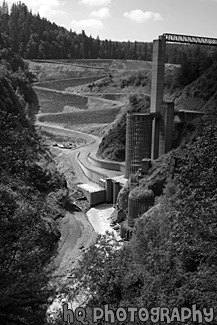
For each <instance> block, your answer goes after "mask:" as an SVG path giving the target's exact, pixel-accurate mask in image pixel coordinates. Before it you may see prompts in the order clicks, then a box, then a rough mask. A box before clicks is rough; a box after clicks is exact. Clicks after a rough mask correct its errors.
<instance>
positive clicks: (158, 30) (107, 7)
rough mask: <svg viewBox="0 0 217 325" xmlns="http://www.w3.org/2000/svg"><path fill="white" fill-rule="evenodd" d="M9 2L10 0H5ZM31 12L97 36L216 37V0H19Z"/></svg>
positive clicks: (146, 39)
mask: <svg viewBox="0 0 217 325" xmlns="http://www.w3.org/2000/svg"><path fill="white" fill-rule="evenodd" d="M6 2H7V3H8V4H9V7H10V5H11V4H12V3H13V2H18V1H13V0H8V1H7V0H6ZM21 2H22V3H25V4H26V5H27V6H28V8H29V9H31V10H32V12H33V13H39V14H40V16H41V17H46V18H47V19H48V20H50V21H52V22H55V23H56V24H57V25H60V26H63V27H65V28H67V29H68V30H70V29H72V31H75V32H77V33H80V32H81V31H82V30H84V31H85V33H86V35H87V36H90V35H92V37H97V36H99V38H100V39H101V40H104V39H108V40H110V39H111V40H113V41H128V40H129V41H133V42H134V41H141V42H151V41H153V39H157V38H158V36H159V35H162V34H164V33H171V34H182V35H193V36H204V37H214V38H216V37H217V19H216V16H217V0H22V1H21Z"/></svg>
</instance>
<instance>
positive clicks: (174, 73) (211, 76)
mask: <svg viewBox="0 0 217 325" xmlns="http://www.w3.org/2000/svg"><path fill="white" fill-rule="evenodd" d="M198 64H201V63H198ZM185 76H186V79H187V75H186V72H185V71H184V69H183V67H178V66H174V67H171V68H170V69H166V73H165V88H164V100H166V101H173V102H174V103H175V109H176V110H182V109H185V110H199V111H202V112H206V113H214V112H216V107H217V86H216V85H217V79H216V78H217V61H216V60H215V57H214V58H213V63H212V64H211V66H209V67H208V68H207V69H205V70H204V72H201V73H198V74H197V75H196V76H198V77H196V79H195V80H193V81H192V82H191V83H189V84H187V85H184V84H186V80H185V79H184V78H185ZM150 78H151V76H150V74H148V75H147V74H143V73H139V74H138V75H137V76H136V77H135V78H134V77H133V76H131V77H129V76H128V77H127V78H125V79H124V78H123V79H122V81H121V84H123V85H124V86H123V87H124V89H126V93H127V92H128V93H129V92H130V91H133V89H131V88H130V87H131V85H133V87H134V92H133V93H134V94H138V95H137V96H138V99H137V101H140V102H141V103H140V109H139V111H142V108H141V107H142V101H141V100H142V99H141V98H142V97H141V95H139V94H141V93H142V91H141V90H142V89H143V91H144V92H147V93H150ZM183 80H185V81H183ZM136 85H137V86H136ZM141 86H142V87H141ZM143 97H144V96H143ZM129 106H131V107H132V106H133V105H132V103H130V102H129V105H128V107H127V108H126V110H125V112H123V113H122V114H121V115H119V116H118V117H117V118H116V120H115V121H114V122H113V123H112V124H111V125H110V127H107V129H106V132H105V135H104V137H103V139H102V142H101V144H100V146H99V150H98V155H99V157H102V158H104V159H110V160H118V161H124V160H125V137H126V122H125V119H126V111H127V109H128V108H129ZM144 108H145V109H146V108H147V107H146V100H145V102H144ZM177 132H178V130H177ZM177 132H174V134H176V137H177ZM182 132H183V128H182ZM183 133H184V132H183ZM178 137H179V136H178ZM179 140H180V139H179ZM175 142H176V138H174V143H175Z"/></svg>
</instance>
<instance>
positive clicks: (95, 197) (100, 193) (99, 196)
mask: <svg viewBox="0 0 217 325" xmlns="http://www.w3.org/2000/svg"><path fill="white" fill-rule="evenodd" d="M81 189H82V192H83V193H84V195H85V197H86V198H87V200H88V202H89V204H90V206H91V207H94V206H96V205H99V204H103V203H105V199H106V191H105V190H104V189H101V190H100V189H99V190H96V191H90V190H88V188H87V189H85V187H81Z"/></svg>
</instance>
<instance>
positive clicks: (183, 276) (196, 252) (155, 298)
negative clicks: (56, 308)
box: [70, 117, 217, 325]
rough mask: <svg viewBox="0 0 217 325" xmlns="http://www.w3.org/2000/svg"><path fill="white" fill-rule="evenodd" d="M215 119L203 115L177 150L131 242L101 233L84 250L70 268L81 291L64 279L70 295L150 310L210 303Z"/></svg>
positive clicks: (216, 242) (214, 285)
mask: <svg viewBox="0 0 217 325" xmlns="http://www.w3.org/2000/svg"><path fill="white" fill-rule="evenodd" d="M216 122H217V118H216V117H212V120H211V119H210V118H206V119H204V121H203V123H202V124H201V125H200V128H199V129H198V134H197V137H195V138H192V140H191V142H190V143H188V144H186V145H185V146H184V147H183V148H182V150H181V151H180V154H181V159H180V161H179V170H178V174H177V176H176V178H175V180H174V181H172V182H171V181H170V191H167V197H166V196H163V197H162V199H161V201H160V205H159V206H158V209H156V210H155V211H153V210H152V213H146V214H144V215H143V217H142V218H140V219H139V220H138V222H137V225H136V229H135V233H134V236H133V238H132V240H131V242H130V243H129V244H125V245H124V246H123V247H122V248H120V249H118V250H116V249H113V245H114V244H113V243H109V242H108V241H107V242H106V241H105V238H102V239H101V241H100V242H98V243H97V245H96V246H95V247H92V248H91V249H90V250H89V251H88V252H87V253H85V255H84V259H83V261H82V262H81V263H80V265H79V267H78V269H77V270H76V272H75V274H74V276H75V278H76V281H78V284H79V290H77V289H78V288H77V287H75V288H76V290H73V288H72V282H71V281H70V290H71V299H73V298H74V297H75V296H76V294H77V293H78V292H79V291H81V292H82V291H83V292H88V299H87V300H86V306H87V307H90V308H92V307H96V306H97V307H99V306H100V307H102V308H103V306H105V305H106V304H109V306H110V308H112V307H113V308H117V307H120V306H122V307H123V306H133V307H146V308H147V309H148V310H150V309H151V308H152V307H157V306H162V307H165V306H167V307H169V308H171V309H172V308H174V307H178V308H182V307H188V308H191V306H192V305H193V304H196V306H197V309H199V310H201V311H202V310H203V308H212V307H213V308H215V309H216V306H217V277H216V274H217V273H216V271H217V263H216V254H217V232H216V229H217V219H216V215H217V203H216V202H217V177H216V175H217V170H216V168H217V145H216V143H217V126H216V125H217V124H216ZM171 183H173V191H171V186H172V185H171ZM171 193H172V194H171ZM215 311H216V310H215ZM88 320H89V321H90V324H91V320H90V319H88ZM104 323H105V322H104V321H103V320H102V322H101V324H104ZM136 323H138V324H139V320H137V321H136ZM173 323H174V324H179V322H178V321H177V322H173ZM215 323H216V319H215V320H213V321H212V322H211V324H215ZM147 324H148V323H147ZM186 324H188V325H190V324H193V321H192V320H189V321H188V322H187V323H186Z"/></svg>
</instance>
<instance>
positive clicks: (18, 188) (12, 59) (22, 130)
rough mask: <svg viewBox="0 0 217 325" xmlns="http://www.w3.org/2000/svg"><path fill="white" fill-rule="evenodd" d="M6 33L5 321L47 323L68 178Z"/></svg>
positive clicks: (1, 161) (1, 276)
mask: <svg viewBox="0 0 217 325" xmlns="http://www.w3.org/2000/svg"><path fill="white" fill-rule="evenodd" d="M7 42H8V38H7V36H5V35H3V34H1V37H0V58H1V61H0V157H1V158H0V220H1V227H0V324H4V325H7V324H14V325H17V324H43V323H44V320H45V312H46V304H47V302H48V299H49V297H50V296H51V294H52V290H51V287H49V286H48V283H49V281H50V276H51V272H49V269H48V263H49V262H50V261H51V257H52V253H53V249H54V246H55V243H56V242H57V240H58V239H59V236H60V234H59V231H58V229H57V225H56V221H55V220H56V219H58V218H59V217H62V216H63V215H64V214H63V201H64V197H65V196H66V194H67V190H66V184H65V180H64V178H63V177H62V176H60V175H59V174H58V172H57V170H56V167H55V164H54V162H53V161H52V157H51V155H50V154H49V152H48V151H47V149H46V147H45V146H44V145H43V144H42V142H41V140H40V138H39V137H38V135H37V134H36V132H35V130H34V127H33V126H32V119H33V115H34V113H35V112H37V109H38V101H37V97H36V95H35V93H34V91H33V89H32V88H31V86H30V84H29V81H30V77H31V76H30V74H29V72H28V69H27V67H26V66H25V64H24V62H23V61H22V60H21V58H20V57H19V56H18V55H17V54H13V53H12V52H11V51H10V49H9V48H8V46H7V45H8V43H7Z"/></svg>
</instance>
